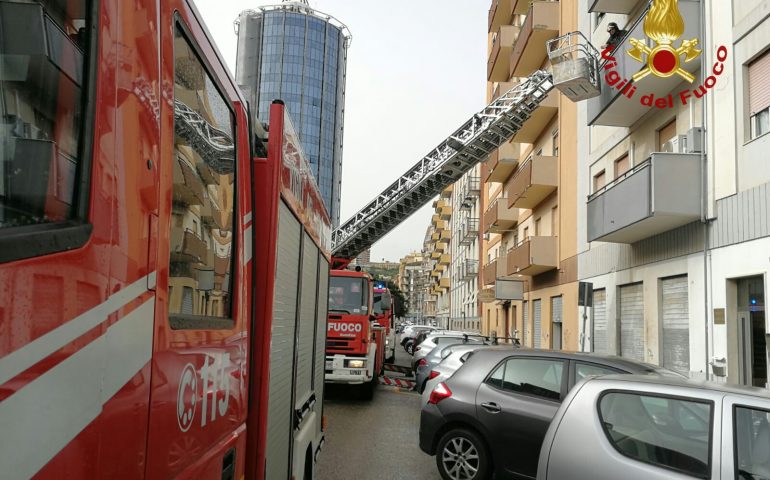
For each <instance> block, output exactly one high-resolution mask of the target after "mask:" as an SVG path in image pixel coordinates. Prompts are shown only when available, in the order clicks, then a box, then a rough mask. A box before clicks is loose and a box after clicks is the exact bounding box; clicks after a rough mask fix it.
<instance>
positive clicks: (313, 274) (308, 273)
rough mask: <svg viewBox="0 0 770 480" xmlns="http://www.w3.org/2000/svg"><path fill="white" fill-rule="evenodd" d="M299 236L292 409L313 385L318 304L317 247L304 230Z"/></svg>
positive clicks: (304, 397)
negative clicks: (300, 237)
mask: <svg viewBox="0 0 770 480" xmlns="http://www.w3.org/2000/svg"><path fill="white" fill-rule="evenodd" d="M302 238H303V240H302V241H303V243H302V288H301V289H300V292H302V298H301V299H300V310H299V321H298V326H297V330H298V331H297V384H296V389H295V396H294V405H295V407H296V408H300V407H302V405H304V404H305V402H306V401H307V399H308V398H309V397H310V392H311V389H312V386H313V353H314V351H315V348H314V347H315V345H314V344H313V340H315V333H316V320H317V317H316V312H315V311H316V308H317V307H318V299H317V297H316V294H317V287H318V286H317V282H318V247H316V244H315V243H314V242H313V240H312V239H311V238H310V235H308V234H307V233H305V234H304V235H302ZM326 295H327V296H328V293H327V294H326Z"/></svg>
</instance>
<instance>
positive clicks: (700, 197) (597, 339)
mask: <svg viewBox="0 0 770 480" xmlns="http://www.w3.org/2000/svg"><path fill="white" fill-rule="evenodd" d="M621 3H622V5H620V4H621ZM658 3H659V5H658V6H657V7H656V8H668V9H669V10H670V11H669V12H667V13H668V14H669V15H671V14H672V13H671V11H673V10H675V9H678V10H679V14H680V15H681V17H682V18H683V20H684V25H685V28H684V33H683V35H681V38H680V39H679V40H678V41H677V43H678V42H681V40H685V39H686V40H689V39H692V38H697V39H699V41H700V45H699V48H700V49H702V52H701V53H700V54H699V55H697V57H696V58H694V59H692V60H691V61H689V62H683V63H682V68H683V69H684V70H686V71H687V72H688V73H689V74H690V75H691V76H692V77H691V79H692V82H690V81H689V80H688V79H685V78H683V77H684V76H688V75H681V76H680V75H675V76H673V77H669V78H657V77H656V76H652V75H650V76H648V77H647V78H644V79H641V80H640V81H638V82H636V83H635V86H636V87H637V90H638V92H637V93H636V95H637V96H636V97H635V98H632V99H629V98H627V96H623V95H618V94H617V90H613V89H611V88H607V84H606V83H605V84H604V85H603V87H604V92H603V93H602V95H601V96H600V97H598V98H595V99H591V100H589V101H587V102H584V103H583V104H581V105H579V107H578V117H579V119H580V121H579V124H580V125H581V126H580V129H579V131H578V145H579V147H578V148H579V152H580V153H579V158H580V166H579V168H578V198H580V199H581V201H580V204H579V208H578V224H577V228H578V250H579V257H578V271H579V276H580V278H581V279H583V280H585V281H587V282H590V283H592V284H593V307H592V308H591V309H589V311H590V321H589V322H587V324H586V325H587V327H586V331H585V333H586V340H587V342H586V349H592V350H594V351H597V352H606V353H610V354H618V355H622V356H626V357H630V358H635V359H639V360H643V361H646V362H650V363H656V364H660V365H663V366H665V367H668V368H671V369H674V370H678V371H681V372H683V373H689V374H690V375H693V376H697V377H701V378H706V377H708V378H710V379H713V380H717V381H726V382H729V383H735V384H745V385H754V386H760V387H765V386H767V384H768V355H769V354H770V352H768V349H767V334H768V327H767V318H766V314H765V292H766V290H767V287H768V270H769V269H770V255H769V254H768V252H770V185H768V184H769V183H770V163H768V162H767V154H766V153H765V152H767V150H768V148H770V136H768V135H767V133H768V132H769V131H770V113H768V112H770V54H768V47H770V19H768V17H767V15H765V14H760V13H761V12H762V11H764V10H763V6H764V7H765V8H766V4H765V2H762V1H759V0H748V1H744V0H741V1H737V0H736V1H730V2H706V1H695V0H680V1H679V2H658ZM646 8H647V2H645V1H638V2H634V1H629V2H609V1H601V0H596V1H589V2H580V12H579V16H580V27H581V31H583V32H591V38H592V43H593V44H594V45H602V44H603V43H605V41H606V38H607V33H606V31H607V24H608V23H609V22H616V23H617V24H618V25H620V26H621V28H623V29H625V30H627V31H628V32H629V36H628V38H626V39H625V40H624V41H623V42H621V43H620V45H619V46H618V49H617V50H616V51H615V52H613V53H612V57H613V58H614V59H615V60H616V64H617V71H618V72H619V74H620V76H621V77H623V78H630V76H631V75H633V74H634V73H636V72H638V71H639V69H640V68H641V67H642V65H640V64H639V63H638V62H637V61H636V60H634V59H632V58H631V57H629V56H628V55H627V54H626V53H625V52H626V51H628V50H630V49H631V44H630V39H631V38H636V39H642V40H644V39H646V38H647V35H646V32H645V28H644V24H645V22H644V14H645V11H646ZM673 14H676V12H674V13H673ZM651 40H652V41H655V38H651ZM708 85H711V86H710V87H709V86H708ZM696 93H697V94H696ZM650 95H654V98H666V99H667V98H669V95H671V97H670V98H671V99H672V101H671V102H665V103H667V105H663V104H661V107H660V108H650V107H649V106H645V105H643V104H642V103H641V102H640V100H641V99H642V98H644V96H650ZM685 100H686V103H685ZM663 107H665V108H663Z"/></svg>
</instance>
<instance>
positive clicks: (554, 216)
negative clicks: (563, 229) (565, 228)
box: [551, 205, 559, 237]
mask: <svg viewBox="0 0 770 480" xmlns="http://www.w3.org/2000/svg"><path fill="white" fill-rule="evenodd" d="M551 235H553V236H554V237H556V236H558V235H559V206H558V205H556V206H555V207H553V208H552V209H551Z"/></svg>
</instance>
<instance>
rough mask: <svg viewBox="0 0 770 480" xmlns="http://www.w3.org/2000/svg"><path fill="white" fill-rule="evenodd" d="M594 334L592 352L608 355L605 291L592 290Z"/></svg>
mask: <svg viewBox="0 0 770 480" xmlns="http://www.w3.org/2000/svg"><path fill="white" fill-rule="evenodd" d="M593 305H594V308H593V314H594V333H593V343H594V349H593V351H594V352H596V353H599V354H602V355H608V354H610V353H612V352H610V349H609V343H608V342H607V291H606V290H594V303H593Z"/></svg>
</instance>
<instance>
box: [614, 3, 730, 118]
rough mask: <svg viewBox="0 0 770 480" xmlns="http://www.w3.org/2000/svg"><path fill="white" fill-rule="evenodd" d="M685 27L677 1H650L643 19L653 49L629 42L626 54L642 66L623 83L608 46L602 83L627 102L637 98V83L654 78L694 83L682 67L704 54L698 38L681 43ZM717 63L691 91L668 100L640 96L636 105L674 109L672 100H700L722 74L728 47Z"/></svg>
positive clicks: (636, 41) (721, 49) (640, 42)
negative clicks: (628, 99) (650, 3)
mask: <svg viewBox="0 0 770 480" xmlns="http://www.w3.org/2000/svg"><path fill="white" fill-rule="evenodd" d="M684 32H685V23H684V18H683V17H682V13H681V12H680V11H679V3H678V0H653V2H652V5H651V7H650V10H649V12H647V16H646V17H645V19H644V33H645V35H647V37H648V38H650V39H651V40H652V41H653V42H655V46H654V47H650V46H648V45H647V42H646V41H645V40H639V39H636V38H631V39H629V41H628V43H629V44H630V45H631V49H630V50H628V51H627V52H626V54H627V55H628V56H629V57H631V58H633V59H634V60H636V61H637V62H639V63H641V64H643V65H644V68H642V69H641V70H640V71H639V72H637V73H635V74H634V75H633V76H632V79H630V80H629V79H625V78H623V77H622V76H621V74H620V73H618V71H617V67H618V62H617V59H616V58H615V57H614V56H613V55H612V52H613V49H614V47H613V46H608V47H607V48H605V49H604V51H602V60H605V61H606V63H605V65H604V67H603V70H604V72H605V73H604V81H605V82H607V85H609V86H610V87H612V88H614V89H616V90H619V91H620V93H621V94H622V95H623V96H625V97H627V98H630V99H634V98H637V95H636V94H637V85H636V83H637V82H638V81H639V80H641V79H643V78H645V77H647V76H649V75H653V76H655V77H658V78H668V77H672V76H674V75H677V76H679V77H681V78H682V79H684V80H686V81H687V82H688V83H690V84H692V83H693V82H695V76H694V75H693V74H692V73H690V72H689V71H687V70H686V69H685V68H683V65H685V64H687V63H689V62H692V61H693V60H695V59H697V58H698V57H700V56H701V54H702V53H703V51H702V50H700V49H699V48H698V45H699V44H700V40H699V39H697V38H691V39H684V40H682V41H680V38H681V37H682V36H683V35H684ZM716 58H717V62H716V63H715V64H714V65H713V67H712V69H711V74H710V75H709V76H708V77H706V79H705V80H704V82H703V84H702V85H700V86H698V87H697V88H694V89H689V88H687V89H685V90H682V91H680V92H679V93H678V94H676V96H675V94H673V93H672V94H669V95H668V96H667V97H657V98H656V97H655V94H653V93H650V94H648V95H642V96H641V97H639V102H640V103H641V104H642V105H644V106H646V107H653V106H654V107H656V108H660V109H665V108H673V107H674V102H675V97H678V98H677V101H679V102H681V104H682V105H687V102H688V101H689V100H690V99H691V98H693V97H695V98H702V97H704V96H705V95H706V93H708V91H709V90H710V89H711V88H713V87H714V86H715V85H716V83H717V77H719V76H720V75H722V73H724V62H725V60H727V47H724V46H721V47H719V48H718V49H717V55H716Z"/></svg>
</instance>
